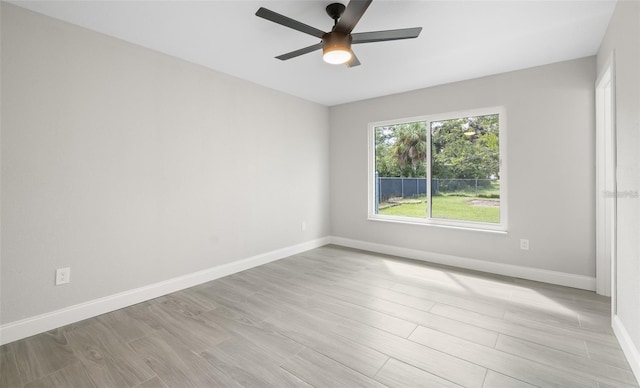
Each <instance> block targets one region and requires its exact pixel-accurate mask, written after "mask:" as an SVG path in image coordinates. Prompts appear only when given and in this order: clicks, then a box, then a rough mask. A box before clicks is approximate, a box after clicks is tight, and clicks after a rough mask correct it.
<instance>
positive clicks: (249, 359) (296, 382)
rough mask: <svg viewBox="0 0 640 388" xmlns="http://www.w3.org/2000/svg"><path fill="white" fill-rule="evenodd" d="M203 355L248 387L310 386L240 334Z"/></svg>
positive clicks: (219, 368)
mask: <svg viewBox="0 0 640 388" xmlns="http://www.w3.org/2000/svg"><path fill="white" fill-rule="evenodd" d="M200 356H201V357H202V358H204V359H205V360H206V361H207V362H209V363H210V364H211V365H213V366H214V367H215V368H216V369H218V370H220V371H222V372H223V373H225V374H227V375H229V376H230V377H232V378H233V379H234V380H235V381H237V382H238V383H240V384H241V385H243V386H245V387H274V388H278V387H310V385H308V384H307V383H305V382H304V381H302V380H301V379H299V378H297V377H295V376H294V375H292V374H291V373H288V372H286V371H284V370H282V369H281V368H280V367H279V365H278V364H277V363H276V362H274V361H273V360H272V359H271V358H270V355H269V353H267V352H266V351H263V350H262V349H260V348H259V347H257V346H255V345H253V344H252V343H251V342H249V341H247V340H244V339H241V338H232V339H230V340H227V341H225V342H223V343H221V344H219V345H217V346H216V347H214V348H212V349H209V350H206V351H204V352H202V353H200Z"/></svg>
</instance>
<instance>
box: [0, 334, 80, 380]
mask: <svg viewBox="0 0 640 388" xmlns="http://www.w3.org/2000/svg"><path fill="white" fill-rule="evenodd" d="M11 348H12V350H13V354H14V357H15V360H16V364H17V366H18V372H19V373H20V380H21V381H22V383H23V384H27V383H29V382H31V381H34V380H37V379H40V378H42V377H44V376H46V375H48V374H50V373H53V372H55V371H57V370H60V369H62V368H64V367H66V366H69V365H71V364H75V363H77V362H78V361H80V360H79V359H78V358H77V357H76V355H75V354H74V352H73V349H72V348H71V346H70V345H69V343H68V341H67V338H66V337H65V336H64V334H63V330H61V329H55V330H51V331H48V332H46V333H42V334H39V335H36V336H33V337H29V338H25V339H23V340H20V341H16V342H13V343H12V344H11Z"/></svg>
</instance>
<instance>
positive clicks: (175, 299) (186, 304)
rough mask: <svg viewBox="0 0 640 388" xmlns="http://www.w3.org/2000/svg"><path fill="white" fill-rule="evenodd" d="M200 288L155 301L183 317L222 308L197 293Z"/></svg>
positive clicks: (175, 293)
mask: <svg viewBox="0 0 640 388" xmlns="http://www.w3.org/2000/svg"><path fill="white" fill-rule="evenodd" d="M197 288H198V287H193V288H190V289H187V290H183V291H179V292H174V293H172V294H169V295H165V296H161V297H160V298H156V299H155V300H154V302H155V303H160V304H162V305H163V306H165V307H167V308H170V309H173V310H175V311H177V312H179V313H181V314H182V315H186V316H190V317H194V316H197V315H200V314H202V313H204V312H207V311H211V310H213V309H215V308H218V307H220V305H219V304H217V303H216V302H215V301H214V300H213V299H211V298H209V297H207V296H203V295H202V294H200V293H198V292H196V290H197Z"/></svg>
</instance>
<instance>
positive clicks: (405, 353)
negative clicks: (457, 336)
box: [298, 311, 486, 387]
mask: <svg viewBox="0 0 640 388" xmlns="http://www.w3.org/2000/svg"><path fill="white" fill-rule="evenodd" d="M298 319H300V320H301V324H302V325H311V324H314V325H316V326H317V327H322V328H323V330H324V332H325V333H327V335H329V336H331V337H334V336H336V335H337V336H340V337H341V338H342V339H341V340H342V341H343V342H344V341H350V342H354V343H357V344H360V345H361V346H365V347H367V348H370V349H373V350H376V351H377V352H380V353H382V354H386V355H387V356H389V357H391V358H395V359H397V360H400V361H403V362H405V363H408V364H410V365H413V366H414V367H417V368H419V369H422V370H425V371H427V372H429V373H432V374H434V375H437V376H439V377H441V378H443V379H445V380H449V381H452V382H454V383H456V384H459V385H462V386H465V387H481V386H482V381H483V380H484V375H485V372H486V369H485V368H484V367H480V366H478V365H476V364H473V363H470V362H468V361H466V360H464V359H462V358H459V357H453V356H451V355H450V354H447V353H444V352H441V351H439V350H435V349H433V348H430V347H426V346H423V345H422V344H418V343H416V342H413V341H410V340H407V339H405V338H401V337H399V336H396V335H393V334H391V333H388V332H386V331H383V330H380V329H376V328H374V327H372V326H368V325H364V324H361V323H359V322H356V321H353V320H349V319H346V318H341V317H337V316H335V315H333V314H327V313H323V312H321V311H315V312H314V313H313V316H312V317H305V316H304V314H301V315H299V316H298ZM349 346H350V345H349Z"/></svg>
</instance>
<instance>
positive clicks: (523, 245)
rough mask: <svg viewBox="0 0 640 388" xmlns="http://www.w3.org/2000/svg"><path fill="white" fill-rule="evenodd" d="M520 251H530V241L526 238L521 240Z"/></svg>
mask: <svg viewBox="0 0 640 388" xmlns="http://www.w3.org/2000/svg"><path fill="white" fill-rule="evenodd" d="M520 249H522V250H523V251H528V250H529V240H527V239H526V238H521V239H520Z"/></svg>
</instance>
